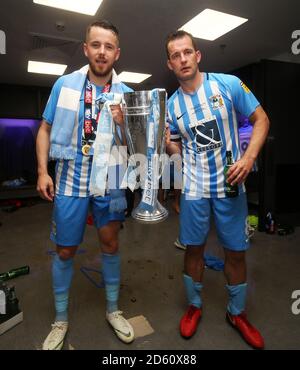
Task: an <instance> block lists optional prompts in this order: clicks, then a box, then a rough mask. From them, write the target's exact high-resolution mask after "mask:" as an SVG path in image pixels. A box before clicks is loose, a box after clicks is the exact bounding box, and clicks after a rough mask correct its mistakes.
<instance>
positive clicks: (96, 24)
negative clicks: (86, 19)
mask: <svg viewBox="0 0 300 370" xmlns="http://www.w3.org/2000/svg"><path fill="white" fill-rule="evenodd" d="M93 27H100V28H104V29H106V30H110V31H111V32H112V33H114V34H115V36H116V38H117V40H118V43H119V42H120V38H119V31H118V29H117V27H116V26H114V25H113V24H112V23H111V22H109V21H107V20H105V19H103V20H101V21H96V22H93V23H91V24H89V25H88V26H87V28H86V33H85V41H87V39H88V36H89V33H90V31H91V28H93Z"/></svg>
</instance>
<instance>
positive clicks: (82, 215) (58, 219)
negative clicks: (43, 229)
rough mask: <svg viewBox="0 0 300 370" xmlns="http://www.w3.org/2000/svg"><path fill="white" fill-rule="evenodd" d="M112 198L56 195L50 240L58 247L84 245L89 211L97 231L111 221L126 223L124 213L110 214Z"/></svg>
mask: <svg viewBox="0 0 300 370" xmlns="http://www.w3.org/2000/svg"><path fill="white" fill-rule="evenodd" d="M109 202H110V196H109V195H108V196H104V197H72V196H64V195H55V198H54V209H53V215H52V228H51V234H50V239H51V240H52V241H53V242H54V243H55V244H57V245H61V246H65V247H67V246H76V245H79V244H80V243H82V241H83V235H84V230H85V226H86V221H87V217H88V213H89V211H91V213H92V215H93V219H94V225H95V226H96V228H97V229H99V228H101V227H103V226H105V225H107V224H108V223H109V222H110V221H124V219H125V216H124V211H122V212H120V213H118V212H113V213H110V212H109Z"/></svg>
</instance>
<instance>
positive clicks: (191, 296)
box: [183, 274, 203, 308]
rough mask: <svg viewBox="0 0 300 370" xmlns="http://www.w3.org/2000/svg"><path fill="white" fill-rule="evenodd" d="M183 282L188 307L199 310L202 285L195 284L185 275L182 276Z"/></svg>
mask: <svg viewBox="0 0 300 370" xmlns="http://www.w3.org/2000/svg"><path fill="white" fill-rule="evenodd" d="M183 281H184V286H185V291H186V295H187V299H188V303H189V305H193V306H195V307H198V308H201V307H202V299H201V295H200V293H201V290H202V288H203V285H202V284H201V283H199V282H195V281H194V280H193V279H192V278H191V276H189V275H186V274H184V275H183Z"/></svg>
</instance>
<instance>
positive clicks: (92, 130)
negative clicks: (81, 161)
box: [82, 76, 111, 155]
mask: <svg viewBox="0 0 300 370" xmlns="http://www.w3.org/2000/svg"><path fill="white" fill-rule="evenodd" d="M110 88H111V80H110V81H109V82H107V83H106V84H105V86H104V88H103V91H102V93H108V92H109V91H110ZM101 108H102V107H101ZM101 108H100V109H98V113H97V118H96V119H94V118H93V85H92V83H91V82H90V80H89V78H88V76H87V78H86V82H85V91H84V121H83V130H82V146H85V145H87V146H91V145H92V144H93V142H94V141H95V137H96V131H97V123H98V120H99V115H100V112H101ZM83 152H84V151H83ZM84 154H85V155H88V152H86V153H84Z"/></svg>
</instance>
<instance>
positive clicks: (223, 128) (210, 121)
mask: <svg viewBox="0 0 300 370" xmlns="http://www.w3.org/2000/svg"><path fill="white" fill-rule="evenodd" d="M258 106H259V102H258V101H257V99H256V98H255V96H254V95H253V94H252V92H251V91H250V90H249V89H248V88H247V86H246V85H245V84H244V83H243V82H242V81H241V80H240V79H238V78H237V77H235V76H232V75H227V74H219V73H205V74H204V81H203V84H202V85H201V86H200V87H199V89H198V90H197V91H196V92H195V93H193V94H188V93H185V92H183V90H182V89H181V87H180V88H179V89H178V90H176V91H175V93H174V94H173V95H172V96H171V97H170V99H169V101H168V113H169V126H170V131H171V140H178V139H181V142H182V155H183V190H182V191H183V192H184V193H186V194H187V195H189V196H191V197H197V198H198V197H204V198H223V197H225V189H224V184H225V178H224V166H225V164H226V151H229V150H230V151H232V154H233V159H234V161H237V160H238V159H239V158H240V157H241V153H240V146H239V135H238V122H237V113H240V114H243V115H245V116H247V117H249V116H251V114H252V113H254V111H255V110H256V108H257V107H258ZM240 190H241V191H242V192H243V191H245V188H244V186H242V187H240Z"/></svg>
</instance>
